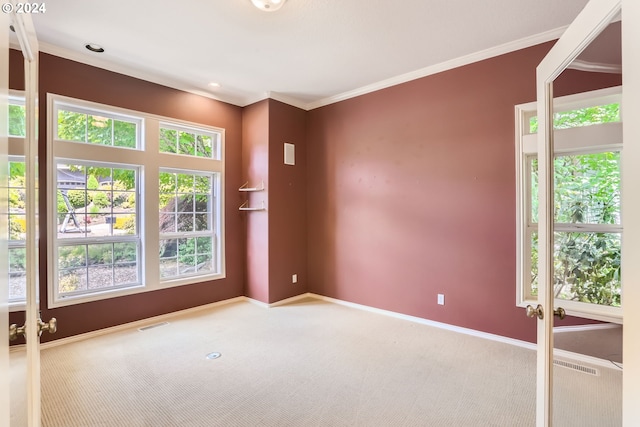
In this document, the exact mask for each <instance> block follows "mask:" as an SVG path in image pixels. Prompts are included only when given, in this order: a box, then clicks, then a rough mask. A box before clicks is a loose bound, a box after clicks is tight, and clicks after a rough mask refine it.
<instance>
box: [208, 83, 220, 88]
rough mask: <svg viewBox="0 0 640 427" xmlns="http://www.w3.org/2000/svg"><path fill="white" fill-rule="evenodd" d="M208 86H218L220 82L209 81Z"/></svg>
mask: <svg viewBox="0 0 640 427" xmlns="http://www.w3.org/2000/svg"><path fill="white" fill-rule="evenodd" d="M209 86H211V87H220V83H216V82H211V83H209Z"/></svg>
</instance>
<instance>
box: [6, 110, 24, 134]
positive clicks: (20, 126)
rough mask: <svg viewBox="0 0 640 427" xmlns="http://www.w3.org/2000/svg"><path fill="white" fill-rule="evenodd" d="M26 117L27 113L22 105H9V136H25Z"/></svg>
mask: <svg viewBox="0 0 640 427" xmlns="http://www.w3.org/2000/svg"><path fill="white" fill-rule="evenodd" d="M26 117H27V113H26V110H25V107H24V106H23V105H11V104H9V136H21V137H24V136H26V135H27V130H26V129H27V128H26Z"/></svg>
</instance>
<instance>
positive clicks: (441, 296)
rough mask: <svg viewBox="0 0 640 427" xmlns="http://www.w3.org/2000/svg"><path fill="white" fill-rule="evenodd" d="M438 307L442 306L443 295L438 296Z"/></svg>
mask: <svg viewBox="0 0 640 427" xmlns="http://www.w3.org/2000/svg"><path fill="white" fill-rule="evenodd" d="M438 305H444V294H438Z"/></svg>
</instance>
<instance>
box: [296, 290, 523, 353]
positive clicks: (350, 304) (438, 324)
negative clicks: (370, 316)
mask: <svg viewBox="0 0 640 427" xmlns="http://www.w3.org/2000/svg"><path fill="white" fill-rule="evenodd" d="M308 296H309V297H311V298H316V299H320V300H322V301H327V302H332V303H334V304H339V305H344V306H346V307H351V308H357V309H358V310H364V311H368V312H371V313H377V314H382V315H384V316H389V317H394V318H396V319H403V320H408V321H409V322H414V323H419V324H421V325H428V326H433V327H436V328H440V329H446V330H448V331H453V332H458V333H461V334H465V335H472V336H474V337H479V338H484V339H488V340H491V341H498V342H502V343H505V344H511V345H515V346H517V347H523V348H528V349H530V350H535V349H536V345H535V344H533V343H530V342H527V341H522V340H517V339H515V338H509V337H503V336H502V335H496V334H490V333H488V332H482V331H477V330H475V329H469V328H463V327H461V326H454V325H449V324H448V323H442V322H436V321H434V320H428V319H423V318H422V317H416V316H409V315H407V314H402V313H397V312H395V311H389V310H383V309H380V308H375V307H369V306H367V305H362V304H356V303H353V302H348V301H343V300H339V299H335V298H331V297H325V296H322V295H317V294H311V293H310V294H308Z"/></svg>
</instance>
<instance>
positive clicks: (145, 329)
mask: <svg viewBox="0 0 640 427" xmlns="http://www.w3.org/2000/svg"><path fill="white" fill-rule="evenodd" d="M168 324H169V322H161V323H155V324H153V325H149V326H144V327H142V328H138V330H139V331H140V332H144V331H148V330H149V329H153V328H157V327H159V326H164V325H168Z"/></svg>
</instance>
